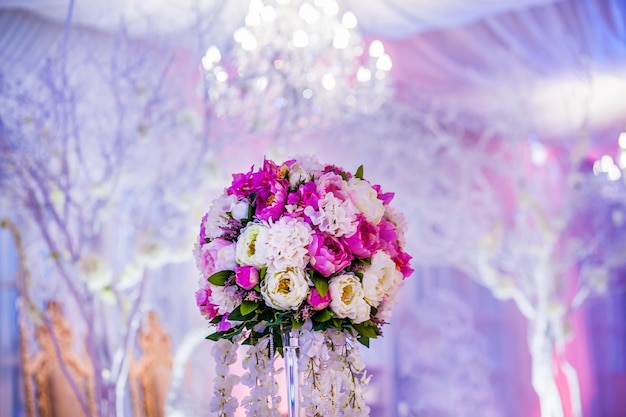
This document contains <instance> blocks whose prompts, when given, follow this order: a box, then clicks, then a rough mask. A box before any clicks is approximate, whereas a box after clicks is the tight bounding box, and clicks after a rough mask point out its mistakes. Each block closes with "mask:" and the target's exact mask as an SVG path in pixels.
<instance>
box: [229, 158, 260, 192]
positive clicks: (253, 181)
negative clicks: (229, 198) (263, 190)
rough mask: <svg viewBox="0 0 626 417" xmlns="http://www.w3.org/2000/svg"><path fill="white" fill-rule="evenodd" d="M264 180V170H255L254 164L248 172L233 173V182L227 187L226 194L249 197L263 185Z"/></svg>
mask: <svg viewBox="0 0 626 417" xmlns="http://www.w3.org/2000/svg"><path fill="white" fill-rule="evenodd" d="M264 180H265V176H264V174H263V173H262V172H254V165H253V166H252V167H251V168H250V171H249V172H248V173H246V174H243V173H241V174H233V182H232V184H231V185H230V187H228V188H227V189H226V194H227V195H235V196H237V197H238V198H239V199H243V198H249V197H250V195H251V194H252V193H253V192H254V191H255V190H256V189H257V188H259V186H261V184H262V183H263V181H264Z"/></svg>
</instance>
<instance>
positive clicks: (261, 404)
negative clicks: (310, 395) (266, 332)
mask: <svg viewBox="0 0 626 417" xmlns="http://www.w3.org/2000/svg"><path fill="white" fill-rule="evenodd" d="M269 342H270V338H269V336H268V337H264V338H262V339H261V340H259V341H258V342H257V343H256V344H255V345H250V346H249V347H248V351H247V353H246V357H245V358H244V359H243V363H242V366H243V369H245V370H246V372H244V374H243V375H242V376H241V383H242V384H243V385H245V386H246V387H249V388H250V395H248V396H247V397H245V398H244V399H243V400H242V405H243V407H244V408H245V410H246V416H247V417H267V416H279V415H280V411H279V410H278V403H279V402H280V397H279V396H276V395H275V393H276V392H277V390H278V388H277V386H276V385H277V384H276V380H275V378H274V372H273V367H272V362H273V358H272V359H270V357H269V354H268V352H269V350H270V349H269ZM272 353H274V352H272Z"/></svg>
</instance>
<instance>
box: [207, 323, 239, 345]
mask: <svg viewBox="0 0 626 417" xmlns="http://www.w3.org/2000/svg"><path fill="white" fill-rule="evenodd" d="M243 329H244V327H243V326H242V325H239V326H236V327H233V328H232V329H230V330H226V331H225V332H215V333H211V334H210V335H208V336H207V337H205V339H208V340H212V341H214V342H215V341H217V340H219V339H232V338H233V337H234V336H237V335H238V334H239V333H241V332H242V331H243Z"/></svg>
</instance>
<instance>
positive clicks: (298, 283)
mask: <svg viewBox="0 0 626 417" xmlns="http://www.w3.org/2000/svg"><path fill="white" fill-rule="evenodd" d="M308 292H309V284H308V282H307V279H306V275H305V272H304V269H301V268H287V269H285V270H280V271H277V270H275V269H274V268H268V269H267V273H266V274H265V278H264V279H263V282H262V283H261V295H262V296H263V299H264V300H265V303H266V304H267V305H268V306H270V307H272V308H275V309H276V310H297V309H298V307H299V306H300V304H302V302H303V301H304V300H305V299H306V296H307V294H308Z"/></svg>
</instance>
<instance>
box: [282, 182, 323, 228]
mask: <svg viewBox="0 0 626 417" xmlns="http://www.w3.org/2000/svg"><path fill="white" fill-rule="evenodd" d="M318 201H319V195H318V194H317V187H316V185H315V183H314V182H306V183H304V184H302V185H300V187H298V189H297V190H296V191H295V192H293V193H290V194H289V195H288V196H287V204H289V205H292V206H296V209H295V211H293V212H292V213H291V214H292V216H293V217H299V216H303V217H305V219H306V220H307V221H308V222H309V223H310V222H311V219H310V218H308V216H306V215H304V208H305V207H307V206H310V207H312V208H313V209H314V210H315V211H317V210H319V205H318Z"/></svg>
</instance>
